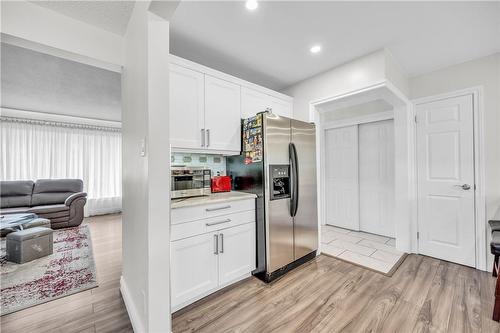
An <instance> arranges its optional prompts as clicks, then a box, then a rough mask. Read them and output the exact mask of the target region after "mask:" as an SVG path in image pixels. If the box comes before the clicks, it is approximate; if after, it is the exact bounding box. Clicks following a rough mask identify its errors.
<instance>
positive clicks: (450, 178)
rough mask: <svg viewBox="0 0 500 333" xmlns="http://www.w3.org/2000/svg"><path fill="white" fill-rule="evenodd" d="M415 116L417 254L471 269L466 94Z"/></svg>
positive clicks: (470, 139)
mask: <svg viewBox="0 0 500 333" xmlns="http://www.w3.org/2000/svg"><path fill="white" fill-rule="evenodd" d="M416 112H417V163H418V230H419V243H418V244H419V252H420V253H422V254H425V255H429V256H432V257H437V258H441V259H445V260H449V261H453V262H456V263H459V264H463V265H468V266H475V222H474V141H473V140H474V136H473V128H474V126H473V103H472V95H466V96H460V97H454V98H449V99H443V100H439V101H435V102H431V103H426V104H421V105H417V108H416Z"/></svg>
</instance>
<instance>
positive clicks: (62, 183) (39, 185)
mask: <svg viewBox="0 0 500 333" xmlns="http://www.w3.org/2000/svg"><path fill="white" fill-rule="evenodd" d="M82 190H83V181H82V180H80V179H39V180H37V181H36V182H35V186H34V188H33V196H32V198H31V205H32V206H39V205H51V204H64V201H65V200H66V199H67V198H68V197H69V196H70V195H72V194H73V193H76V192H81V191H82Z"/></svg>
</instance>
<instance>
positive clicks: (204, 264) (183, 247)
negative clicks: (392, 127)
mask: <svg viewBox="0 0 500 333" xmlns="http://www.w3.org/2000/svg"><path fill="white" fill-rule="evenodd" d="M216 237H217V234H215V233H209V234H204V235H198V236H194V237H189V238H186V239H181V240H178V241H175V242H172V243H171V246H170V251H171V268H170V270H171V289H172V290H171V291H172V296H171V301H172V307H174V306H176V305H180V304H183V303H185V302H187V301H189V300H191V299H193V298H195V297H196V296H198V295H202V294H206V293H207V292H209V291H210V290H213V289H214V288H216V287H217V285H218V284H219V281H218V258H217V255H216V254H214V252H215V250H216V249H215V247H216V245H215V244H216V243H215V242H216V241H215V238H216Z"/></svg>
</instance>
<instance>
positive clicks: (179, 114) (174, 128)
mask: <svg viewBox="0 0 500 333" xmlns="http://www.w3.org/2000/svg"><path fill="white" fill-rule="evenodd" d="M204 82H205V78H204V75H203V73H200V72H197V71H193V70H191V69H187V68H184V67H180V66H177V65H174V64H171V65H170V142H171V145H172V147H173V148H186V149H200V148H202V147H203V139H204V138H203V137H202V136H203V129H204V125H205V100H204V99H205V96H204V91H205V83H204Z"/></svg>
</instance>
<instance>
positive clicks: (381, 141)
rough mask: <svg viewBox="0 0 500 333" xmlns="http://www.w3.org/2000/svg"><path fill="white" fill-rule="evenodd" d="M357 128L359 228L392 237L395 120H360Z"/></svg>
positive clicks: (393, 234)
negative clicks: (362, 122)
mask: <svg viewBox="0 0 500 333" xmlns="http://www.w3.org/2000/svg"><path fill="white" fill-rule="evenodd" d="M358 131H359V228H360V230H362V231H366V232H370V233H373V234H378V235H383V236H387V237H394V236H395V225H394V217H393V215H394V214H393V212H394V120H392V119H391V120H383V121H377V122H372V123H366V124H360V125H359V128H358Z"/></svg>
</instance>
